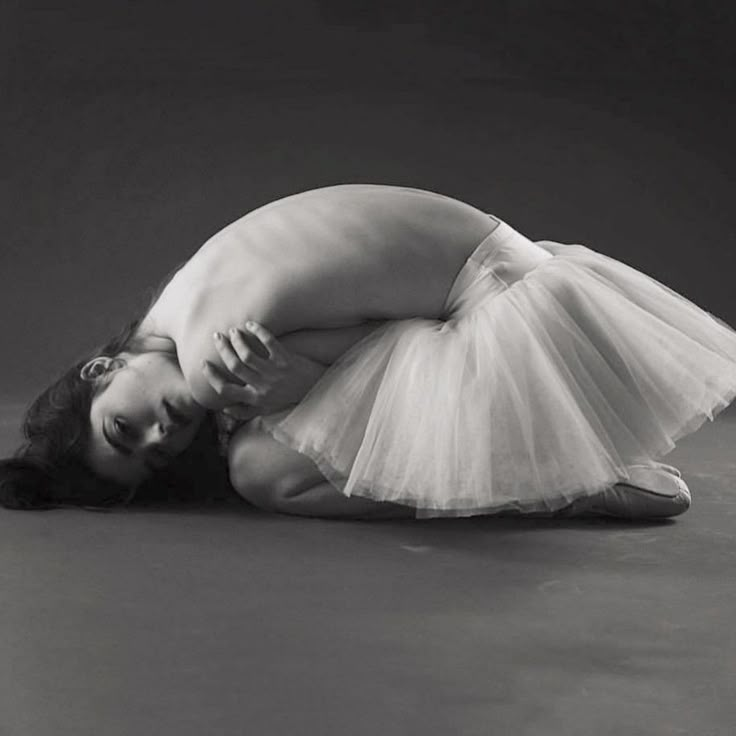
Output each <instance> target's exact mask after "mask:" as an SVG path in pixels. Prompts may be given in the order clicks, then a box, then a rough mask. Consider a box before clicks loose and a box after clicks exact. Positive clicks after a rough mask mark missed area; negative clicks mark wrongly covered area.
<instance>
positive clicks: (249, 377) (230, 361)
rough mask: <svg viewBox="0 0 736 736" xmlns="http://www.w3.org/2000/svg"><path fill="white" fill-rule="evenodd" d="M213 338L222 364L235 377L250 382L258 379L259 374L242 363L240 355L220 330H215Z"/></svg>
mask: <svg viewBox="0 0 736 736" xmlns="http://www.w3.org/2000/svg"><path fill="white" fill-rule="evenodd" d="M214 338H215V348H216V349H217V352H218V354H219V356H220V358H222V362H223V364H224V365H225V367H226V368H227V369H228V370H229V371H230V373H232V374H233V376H234V377H235V378H238V379H239V380H241V381H242V382H243V383H251V382H256V381H259V380H260V379H259V375H258V374H257V373H256V372H255V371H253V370H252V369H251V368H249V367H248V366H247V365H244V364H243V362H242V361H241V360H240V356H239V355H238V354H237V352H236V351H235V349H234V346H233V345H232V344H231V342H230V340H228V339H227V337H226V336H225V335H223V334H221V333H220V332H215V335H214Z"/></svg>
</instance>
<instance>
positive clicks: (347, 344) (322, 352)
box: [279, 320, 386, 366]
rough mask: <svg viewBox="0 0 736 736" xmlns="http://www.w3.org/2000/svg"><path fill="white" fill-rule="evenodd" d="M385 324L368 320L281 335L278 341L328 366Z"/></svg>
mask: <svg viewBox="0 0 736 736" xmlns="http://www.w3.org/2000/svg"><path fill="white" fill-rule="evenodd" d="M385 324H386V322H385V321H381V320H369V321H367V322H363V323H361V324H358V325H350V326H348V327H335V328H332V329H327V330H298V331H296V332H289V333H287V334H285V335H282V336H281V337H280V338H279V341H280V342H281V344H282V345H283V346H284V347H285V348H287V349H288V350H291V351H292V352H295V353H299V354H300V355H303V356H304V357H305V358H309V359H310V360H314V361H316V362H317V363H321V364H322V365H325V366H328V365H332V363H334V362H335V361H336V360H337V359H338V358H339V357H340V356H341V355H343V353H346V352H347V351H348V350H350V348H352V347H353V345H355V344H356V343H358V342H360V341H361V340H362V339H363V338H364V337H367V336H368V335H370V334H371V333H372V332H373V331H374V330H376V329H378V328H379V327H381V326H382V325H385Z"/></svg>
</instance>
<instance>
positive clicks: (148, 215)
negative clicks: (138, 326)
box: [0, 0, 736, 408]
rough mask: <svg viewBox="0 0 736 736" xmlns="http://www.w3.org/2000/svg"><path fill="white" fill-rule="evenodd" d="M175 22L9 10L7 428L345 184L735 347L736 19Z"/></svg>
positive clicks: (286, 3)
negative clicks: (202, 267) (447, 206)
mask: <svg viewBox="0 0 736 736" xmlns="http://www.w3.org/2000/svg"><path fill="white" fill-rule="evenodd" d="M149 5H150V4H149ZM154 5H155V7H153V8H152V7H148V6H147V5H144V4H129V3H110V2H107V3H95V2H92V0H85V1H83V2H79V1H76V2H75V1H74V0H72V1H71V2H67V3H64V4H63V6H62V4H58V7H51V6H49V4H41V3H35V2H24V1H23V0H20V2H16V3H14V4H12V5H7V6H5V9H4V10H3V11H2V14H3V22H2V23H0V29H2V30H1V31H0V33H1V34H2V36H1V37H0V47H1V48H2V53H3V54H4V55H5V63H4V64H3V87H4V94H3V98H4V100H5V104H3V111H4V114H3V121H4V132H3V141H4V142H5V143H6V144H7V151H6V158H5V161H6V162H5V164H3V166H2V171H3V174H4V176H3V177H2V180H3V190H4V195H5V196H4V197H3V215H4V220H5V222H4V225H5V226H4V228H3V232H4V238H3V241H2V246H1V248H2V250H1V254H2V255H1V256H0V279H1V283H0V313H1V314H2V317H3V319H2V321H1V322H0V330H1V331H2V332H1V333H0V340H1V341H2V345H3V361H2V367H1V368H0V370H1V371H2V373H1V378H2V380H1V382H0V401H2V402H3V404H4V405H5V406H6V408H10V407H11V406H13V405H18V404H20V403H23V402H24V401H26V400H27V399H28V398H29V397H31V396H32V395H33V394H34V393H35V392H37V391H38V390H39V389H40V388H41V387H42V386H43V385H44V383H45V382H47V381H49V380H50V379H51V378H52V377H53V376H54V375H55V374H56V373H58V371H59V370H60V369H61V368H63V366H64V365H66V364H67V363H69V362H70V361H71V360H73V359H74V358H76V357H77V356H79V355H80V353H83V352H85V351H86V350H87V349H88V348H89V347H92V346H93V345H95V344H96V343H98V342H100V341H102V340H104V339H105V338H106V337H107V335H108V334H109V333H111V332H112V331H114V330H115V329H117V327H118V326H119V325H120V324H121V323H122V322H124V321H125V320H127V319H128V318H130V317H131V316H132V315H133V314H134V312H135V311H136V310H137V309H139V308H141V307H142V306H143V305H145V304H146V302H147V299H148V295H149V293H150V290H151V289H152V288H153V287H155V285H156V284H157V283H158V281H159V280H160V279H161V278H162V277H163V276H164V275H165V274H166V273H167V272H168V271H169V270H170V269H171V268H172V267H173V266H175V265H176V264H177V263H179V262H180V261H182V260H183V259H185V258H186V257H187V256H188V255H190V254H191V253H192V252H194V251H195V250H196V249H197V248H198V247H199V245H201V243H202V242H203V241H204V240H205V239H206V238H207V237H208V236H209V235H211V234H212V233H214V232H215V231H217V230H218V229H220V228H221V227H222V226H224V225H225V224H226V223H228V222H230V221H231V220H233V219H235V218H237V217H239V216H240V215H242V214H244V213H245V212H247V211H248V210H250V209H252V208H254V207H256V206H258V205H260V204H262V203H264V202H267V201H269V200H271V199H274V198H278V197H281V196H284V195H286V194H290V193H293V192H296V191H299V190H302V189H307V188H311V187H317V186H324V185H328V184H333V183H339V182H384V183H397V184H405V185H410V186H416V187H423V188H427V189H433V190H436V191H440V192H444V193H447V194H450V195H453V196H456V197H458V198H461V199H465V200H467V201H469V202H471V203H473V204H475V205H477V206H479V207H482V208H485V209H486V210H487V211H489V212H493V213H496V214H497V215H499V216H500V217H502V218H503V219H506V220H507V221H509V222H510V223H511V224H512V225H514V226H515V227H517V229H520V230H522V231H523V232H525V233H526V234H528V235H529V236H530V237H533V238H538V239H541V238H549V239H557V240H560V241H562V242H583V243H585V244H587V245H590V246H591V247H594V248H596V249H597V250H601V251H603V252H605V253H608V254H610V255H613V256H614V257H617V258H620V259H623V260H625V261H627V262H630V263H632V264H633V265H635V266H637V267H638V268H641V269H643V270H645V271H647V272H648V273H650V274H652V275H653V276H655V277H656V278H659V279H660V280H662V281H664V282H665V283H667V284H668V285H670V286H671V287H673V288H675V289H676V290H678V291H680V292H682V293H684V294H685V295H686V296H688V297H690V298H692V299H693V300H694V301H696V302H698V303H699V304H701V305H702V306H703V307H705V308H707V309H708V310H710V311H712V312H714V313H716V314H718V315H720V316H721V317H723V318H724V319H726V320H727V321H729V322H731V323H734V322H736V304H734V301H733V299H732V295H731V289H732V286H731V283H732V274H733V271H734V255H733V233H734V231H735V229H736V227H735V226H736V212H735V211H734V207H733V204H732V203H733V187H732V183H733V151H734V144H733V132H732V129H731V125H730V124H731V120H732V118H733V112H734V95H733V90H734V71H735V70H736V64H735V63H734V52H733V49H732V44H731V43H730V41H731V39H732V37H733V33H734V30H736V10H734V7H733V6H729V4H727V3H725V2H724V3H723V4H719V3H717V2H713V1H709V2H699V3H698V4H697V5H696V4H695V3H694V2H685V1H683V0H678V1H677V2H654V1H646V0H645V1H641V0H639V1H637V2H615V3H614V2H613V1H612V0H611V1H609V2H604V1H602V0H597V1H595V2H591V1H590V0H586V1H585V2H582V1H581V2H575V1H573V0H554V1H549V2H545V1H543V0H512V1H510V2H505V3H496V4H493V3H484V4H479V3H472V2H468V1H467V0H463V1H462V2H459V3H458V2H455V3H452V4H451V3H440V2H422V3H419V2H409V1H407V0H400V1H399V2H396V0H393V1H391V2H389V0H381V1H380V2H376V0H371V2H368V1H367V0H352V1H345V0H320V1H314V2H297V1H296V0H270V1H269V2H268V3H265V2H263V3H257V4H256V3H235V2H232V3H214V4H212V3H208V4H207V5H206V6H205V4H204V3H193V2H177V3H161V2H159V3H155V4H154Z"/></svg>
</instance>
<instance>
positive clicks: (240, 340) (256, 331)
mask: <svg viewBox="0 0 736 736" xmlns="http://www.w3.org/2000/svg"><path fill="white" fill-rule="evenodd" d="M383 324H385V322H378V321H374V322H366V323H363V324H359V325H352V326H348V327H343V328H334V329H327V330H300V331H298V332H292V333H290V334H288V335H285V336H284V337H283V338H280V339H278V340H277V339H276V338H275V337H274V336H273V335H272V334H271V333H270V332H268V330H266V329H265V328H264V327H263V326H262V325H258V324H255V323H252V322H251V323H248V325H249V326H248V325H246V329H245V330H237V329H235V330H231V331H230V332H229V333H228V334H220V333H217V335H216V336H215V338H214V339H215V347H216V349H217V352H218V354H219V357H220V359H221V361H222V365H223V366H224V368H225V370H223V368H222V367H221V366H217V365H214V364H212V363H210V362H207V363H205V366H204V368H203V372H204V375H205V378H206V379H207V381H208V382H209V385H210V386H211V387H212V388H213V389H214V391H215V393H216V394H217V395H218V396H219V397H220V398H221V399H222V400H223V403H225V405H226V406H227V407H228V413H230V414H232V415H234V416H236V417H238V418H240V419H251V418H252V417H254V416H257V415H259V414H271V413H274V412H277V411H280V410H281V409H286V408H288V407H289V406H293V405H294V404H297V403H298V402H300V401H301V400H302V399H303V398H304V396H305V395H306V394H307V393H308V392H309V391H310V390H311V388H312V386H314V384H315V383H316V382H317V381H318V380H319V379H320V378H321V376H322V374H323V373H324V372H325V370H326V369H327V367H328V365H329V364H330V363H332V362H334V361H335V360H336V359H337V358H339V357H340V356H341V355H342V354H343V353H344V352H346V351H347V350H349V349H350V348H351V347H352V346H353V345H355V344H356V343H357V342H358V341H360V340H362V339H363V338H364V337H366V336H367V335H369V334H370V333H371V332H373V330H375V329H377V328H378V327H379V326H380V325H383Z"/></svg>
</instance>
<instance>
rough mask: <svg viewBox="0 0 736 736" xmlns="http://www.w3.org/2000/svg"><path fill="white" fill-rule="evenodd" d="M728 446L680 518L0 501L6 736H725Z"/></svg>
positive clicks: (732, 467)
mask: <svg viewBox="0 0 736 736" xmlns="http://www.w3.org/2000/svg"><path fill="white" fill-rule="evenodd" d="M7 415H8V412H6V414H5V416H6V417H7ZM8 426H9V425H8V424H6V425H5V434H4V439H3V444H4V445H7V444H8V442H9V441H10V437H9V434H8ZM735 441H736V419H735V418H734V417H733V412H730V415H728V416H727V415H722V416H721V417H720V418H719V419H718V420H717V421H716V422H715V423H714V424H708V425H706V426H705V427H703V429H701V430H700V431H699V432H698V433H696V434H695V435H693V436H691V437H689V438H687V439H686V440H684V441H683V442H682V443H681V445H680V446H678V448H677V449H676V450H675V451H674V452H673V453H672V454H671V455H670V456H668V459H669V460H671V461H672V462H674V463H676V464H677V465H678V466H679V467H680V468H681V469H682V471H683V473H684V475H685V476H686V478H687V480H688V481H689V483H690V486H691V489H692V491H693V495H694V505H693V508H692V509H691V511H690V512H689V513H688V514H686V515H685V516H683V517H680V518H679V519H677V520H674V521H670V522H664V523H652V524H629V523H619V522H611V521H604V520H590V521H577V522H575V521H565V522H562V521H544V520H530V519H492V518H476V519H466V520H433V521H423V522H411V521H406V522H403V521H402V522H398V521H397V522H373V523H366V522H364V523H360V522H328V521H319V520H306V519H298V518H288V517H279V516H273V515H267V514H261V513H256V512H251V511H250V510H248V509H247V508H245V507H243V508H242V509H238V508H219V509H208V510H204V509H200V510H197V509H193V508H188V509H183V508H179V509H177V508H171V509H165V510H146V511H144V510H139V511H125V512H119V513H108V514H104V513H90V512H83V511H66V510H65V511H50V512H38V513H27V512H10V511H5V512H2V513H0V545H2V547H1V549H2V552H1V553H0V555H1V557H0V559H1V562H2V568H1V570H0V574H1V575H2V589H3V594H2V599H3V604H2V607H1V608H0V632H2V633H1V634H0V661H2V662H3V667H2V669H1V670H0V671H2V673H3V679H2V681H0V714H2V715H0V733H2V734H3V736H67V734H68V735H69V736H72V735H73V736H87V735H89V736H92V735H93V734H94V735H95V736H97V735H98V734H105V736H118V735H121V736H122V735H123V734H124V735H125V736H130V735H132V734H136V735H138V734H158V735H160V736H169V735H171V736H174V735H176V736H188V735H189V734H192V735H196V736H201V734H222V735H226V734H244V733H249V734H259V735H261V734H263V735H268V736H271V735H273V736H280V735H281V734H284V735H287V734H288V735H289V736H291V735H292V734H320V735H325V736H327V735H331V734H335V735H337V734H341V735H342V734H351V736H362V735H363V734H365V736H375V734H382V735H383V736H393V735H394V734H397V735H398V734H402V735H403V734H422V735H427V734H442V735H443V736H444V735H445V734H460V735H462V736H470V735H473V736H475V735H476V734H478V735H483V736H486V735H487V734H503V735H505V734H518V735H519V736H532V735H534V736H536V735H539V736H557V735H559V736H578V735H579V736H590V734H596V735H597V736H608V735H609V734H610V735H611V736H613V735H614V734H616V735H618V734H627V735H629V736H631V735H635V734H642V735H644V734H646V736H656V735H657V734H661V735H662V736H665V735H666V736H671V735H672V734H697V735H698V736H706V735H707V736H715V735H716V734H718V735H721V734H723V735H724V736H726V734H728V735H729V736H730V734H732V733H734V729H736V706H734V695H736V693H735V692H734V690H735V689H736V688H735V686H734V682H735V681H736V639H734V636H733V631H732V628H733V620H734V613H736V591H734V586H733V577H734V572H733V571H734V565H735V564H736V462H734V455H733V446H734V442H735Z"/></svg>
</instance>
